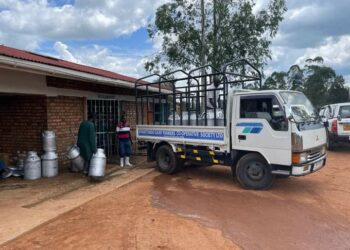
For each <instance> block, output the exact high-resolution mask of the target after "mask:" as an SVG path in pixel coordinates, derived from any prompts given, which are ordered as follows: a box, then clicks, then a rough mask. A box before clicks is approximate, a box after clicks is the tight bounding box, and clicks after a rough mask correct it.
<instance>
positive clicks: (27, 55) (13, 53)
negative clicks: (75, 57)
mask: <svg viewBox="0 0 350 250" xmlns="http://www.w3.org/2000/svg"><path fill="white" fill-rule="evenodd" d="M0 55H3V56H8V57H13V58H17V59H22V60H26V61H31V62H36V63H42V64H47V65H51V66H56V67H61V68H65V69H71V70H75V71H80V72H85V73H89V74H93V75H98V76H103V77H108V78H111V79H115V80H122V81H126V82H130V83H134V82H135V80H136V79H135V78H132V77H129V76H125V75H121V74H117V73H114V72H111V71H107V70H103V69H99V68H94V67H90V66H86V65H81V64H77V63H72V62H68V61H65V60H61V59H57V58H53V57H49V56H44V55H40V54H36V53H33V52H29V51H25V50H19V49H15V48H10V47H7V46H4V45H0Z"/></svg>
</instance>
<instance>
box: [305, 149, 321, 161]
mask: <svg viewBox="0 0 350 250" xmlns="http://www.w3.org/2000/svg"><path fill="white" fill-rule="evenodd" d="M321 156H322V150H321V149H317V150H314V151H312V152H310V153H309V154H308V155H307V160H308V161H313V160H316V159H317V158H319V157H321Z"/></svg>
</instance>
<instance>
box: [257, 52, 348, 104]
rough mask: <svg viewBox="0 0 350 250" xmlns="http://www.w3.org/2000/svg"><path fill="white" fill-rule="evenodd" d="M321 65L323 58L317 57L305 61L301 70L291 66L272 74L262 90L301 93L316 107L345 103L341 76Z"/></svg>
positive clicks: (346, 91)
mask: <svg viewBox="0 0 350 250" xmlns="http://www.w3.org/2000/svg"><path fill="white" fill-rule="evenodd" d="M323 63H324V60H323V58H322V57H319V56H318V57H315V58H314V59H312V58H309V59H307V60H306V61H305V65H304V66H303V68H301V67H300V66H299V65H293V66H291V67H290V69H289V70H288V72H283V71H281V72H273V73H272V74H271V76H270V77H268V78H267V79H266V80H265V83H264V87H263V88H264V89H291V90H298V91H302V92H304V93H305V95H306V96H307V97H308V98H309V99H310V100H311V102H312V103H313V104H314V105H315V106H317V107H321V106H323V105H326V104H331V103H338V102H346V101H347V100H348V98H349V91H348V89H347V88H346V87H345V86H344V85H345V81H344V78H343V76H341V75H337V74H336V72H335V70H334V69H332V68H331V67H328V66H325V65H324V64H323Z"/></svg>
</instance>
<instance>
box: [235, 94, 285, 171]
mask: <svg viewBox="0 0 350 250" xmlns="http://www.w3.org/2000/svg"><path fill="white" fill-rule="evenodd" d="M237 101H238V102H239V103H238V105H236V107H237V106H238V107H237V108H239V110H237V111H238V112H237V113H236V120H233V129H234V130H233V131H235V133H234V136H235V139H234V140H233V141H234V142H235V145H233V147H234V148H236V149H240V150H247V151H254V152H259V153H261V154H262V155H263V156H264V157H265V158H266V160H267V161H268V162H269V163H270V164H280V165H291V128H290V124H289V121H288V119H286V117H285V112H284V111H283V108H282V105H281V104H280V102H279V101H278V99H277V97H276V96H274V95H255V96H245V95H242V96H240V97H239V99H238V100H237Z"/></svg>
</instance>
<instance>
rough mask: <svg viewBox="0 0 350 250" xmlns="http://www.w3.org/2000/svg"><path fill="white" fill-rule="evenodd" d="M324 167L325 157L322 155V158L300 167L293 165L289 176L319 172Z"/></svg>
mask: <svg viewBox="0 0 350 250" xmlns="http://www.w3.org/2000/svg"><path fill="white" fill-rule="evenodd" d="M325 165H326V155H323V156H322V157H320V158H318V159H317V160H314V161H312V162H308V163H304V164H300V165H293V166H292V168H291V171H290V175H292V176H302V175H307V174H311V173H314V172H316V171H318V170H320V169H321V168H323V167H324V166H325Z"/></svg>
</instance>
